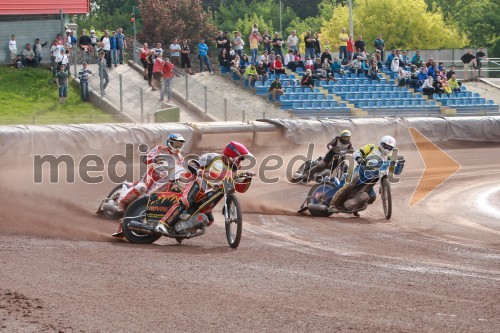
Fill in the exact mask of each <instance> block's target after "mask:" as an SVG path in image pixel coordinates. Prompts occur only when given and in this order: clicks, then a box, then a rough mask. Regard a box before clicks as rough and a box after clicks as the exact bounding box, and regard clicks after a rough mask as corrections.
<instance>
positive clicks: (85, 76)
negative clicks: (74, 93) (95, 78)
mask: <svg viewBox="0 0 500 333" xmlns="http://www.w3.org/2000/svg"><path fill="white" fill-rule="evenodd" d="M91 75H92V71H91V70H90V69H89V68H88V65H87V63H86V62H84V63H83V67H82V69H80V71H79V72H78V79H79V80H80V93H81V96H82V101H84V102H88V100H89V96H90V92H89V77H90V76H91Z"/></svg>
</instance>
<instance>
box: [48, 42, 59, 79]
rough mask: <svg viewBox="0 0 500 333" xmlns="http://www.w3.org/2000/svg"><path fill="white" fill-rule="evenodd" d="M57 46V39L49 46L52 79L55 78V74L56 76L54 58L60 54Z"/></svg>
mask: <svg viewBox="0 0 500 333" xmlns="http://www.w3.org/2000/svg"><path fill="white" fill-rule="evenodd" d="M58 46H59V44H58V43H57V39H54V41H53V42H52V45H51V46H50V50H49V52H50V60H51V62H52V67H51V69H52V77H56V74H57V67H58V65H57V62H56V58H57V57H58V55H59V54H60V50H59V47H58Z"/></svg>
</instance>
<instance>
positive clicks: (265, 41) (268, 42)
mask: <svg viewBox="0 0 500 333" xmlns="http://www.w3.org/2000/svg"><path fill="white" fill-rule="evenodd" d="M271 42H272V39H271V36H270V35H269V31H267V30H264V34H263V35H262V43H263V44H264V51H267V54H270V53H271Z"/></svg>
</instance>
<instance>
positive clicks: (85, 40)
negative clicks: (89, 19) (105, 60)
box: [78, 29, 91, 54]
mask: <svg viewBox="0 0 500 333" xmlns="http://www.w3.org/2000/svg"><path fill="white" fill-rule="evenodd" d="M78 45H79V46H80V50H82V51H83V52H86V54H89V53H90V51H91V46H90V37H89V35H87V31H86V30H85V29H82V30H81V36H80V38H79V39H78Z"/></svg>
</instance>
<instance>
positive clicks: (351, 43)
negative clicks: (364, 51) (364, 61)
mask: <svg viewBox="0 0 500 333" xmlns="http://www.w3.org/2000/svg"><path fill="white" fill-rule="evenodd" d="M353 53H354V39H353V38H352V34H350V35H349V40H348V41H347V59H348V60H349V61H352V55H353Z"/></svg>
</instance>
